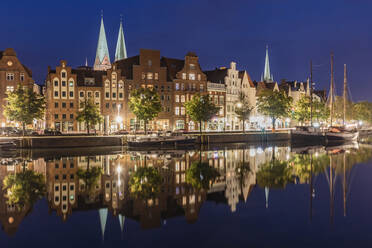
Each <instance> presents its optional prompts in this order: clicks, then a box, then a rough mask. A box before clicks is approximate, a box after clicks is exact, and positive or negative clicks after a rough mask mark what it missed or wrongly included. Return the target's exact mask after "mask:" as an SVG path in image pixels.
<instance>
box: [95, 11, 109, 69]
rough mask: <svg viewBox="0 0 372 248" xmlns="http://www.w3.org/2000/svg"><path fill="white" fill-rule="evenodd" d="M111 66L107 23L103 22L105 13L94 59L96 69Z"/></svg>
mask: <svg viewBox="0 0 372 248" xmlns="http://www.w3.org/2000/svg"><path fill="white" fill-rule="evenodd" d="M110 68H111V62H110V55H109V51H108V47H107V40H106V32H105V25H104V24H103V14H102V16H101V27H100V30H99V38H98V45H97V52H96V59H95V61H94V70H97V71H106V70H107V69H110Z"/></svg>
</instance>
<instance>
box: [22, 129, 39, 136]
mask: <svg viewBox="0 0 372 248" xmlns="http://www.w3.org/2000/svg"><path fill="white" fill-rule="evenodd" d="M21 134H22V130H21ZM25 135H29V136H36V135H39V133H38V132H37V131H35V130H32V129H26V130H25Z"/></svg>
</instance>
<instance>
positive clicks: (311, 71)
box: [310, 60, 313, 127]
mask: <svg viewBox="0 0 372 248" xmlns="http://www.w3.org/2000/svg"><path fill="white" fill-rule="evenodd" d="M310 126H311V127H312V126H313V61H312V60H310Z"/></svg>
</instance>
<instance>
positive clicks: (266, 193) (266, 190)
mask: <svg viewBox="0 0 372 248" xmlns="http://www.w3.org/2000/svg"><path fill="white" fill-rule="evenodd" d="M265 198H266V208H269V187H265Z"/></svg>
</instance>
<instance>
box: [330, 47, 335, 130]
mask: <svg viewBox="0 0 372 248" xmlns="http://www.w3.org/2000/svg"><path fill="white" fill-rule="evenodd" d="M334 87H335V83H334V75H333V52H331V88H330V90H329V96H330V100H329V104H330V117H331V126H332V121H333V112H334V109H333V107H334V106H333V104H334V103H333V102H334V94H335V93H334Z"/></svg>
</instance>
